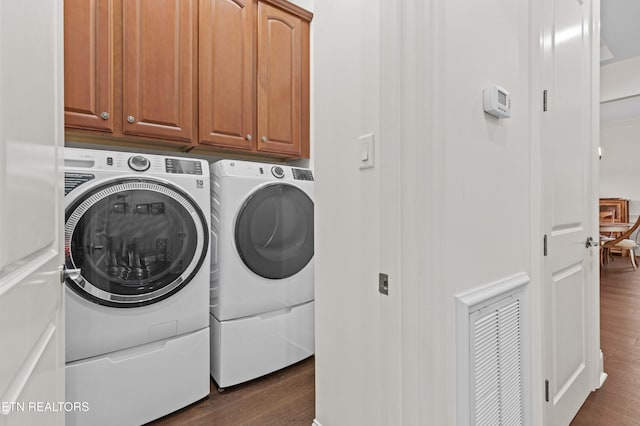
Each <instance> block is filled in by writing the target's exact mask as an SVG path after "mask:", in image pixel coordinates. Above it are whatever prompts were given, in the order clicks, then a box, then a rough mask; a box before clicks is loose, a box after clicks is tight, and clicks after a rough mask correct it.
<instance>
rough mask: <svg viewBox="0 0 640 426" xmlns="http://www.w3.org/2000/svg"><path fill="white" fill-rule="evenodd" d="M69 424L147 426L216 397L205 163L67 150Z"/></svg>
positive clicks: (66, 251) (67, 395) (105, 152)
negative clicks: (81, 406) (73, 405)
mask: <svg viewBox="0 0 640 426" xmlns="http://www.w3.org/2000/svg"><path fill="white" fill-rule="evenodd" d="M64 162H65V232H64V241H65V245H64V248H65V264H66V268H67V269H70V270H73V269H76V270H77V273H76V275H75V276H74V277H72V278H69V279H67V281H66V292H65V293H66V294H65V304H66V306H65V312H66V368H65V370H66V389H67V390H66V400H67V401H79V402H87V403H88V407H89V409H88V410H87V411H82V410H80V411H74V412H69V413H67V425H76V424H77V425H87V424H90V425H113V424H118V425H140V424H143V423H146V422H149V421H151V420H154V419H156V418H158V417H161V416H163V415H165V414H168V413H170V412H172V411H175V410H177V409H180V408H182V407H184V406H185V405H188V404H190V403H192V402H194V401H197V400H199V399H201V398H203V397H205V396H207V395H208V394H209V386H210V383H209V374H208V371H209V335H210V333H209V329H208V328H209V327H208V326H209V316H208V312H209V306H208V304H209V303H208V301H209V267H208V265H209V250H208V248H209V220H210V211H209V198H210V195H209V164H208V163H207V162H206V161H203V160H197V159H192V158H175V157H166V156H158V155H147V154H132V153H126V152H111V151H100V150H86V149H73V148H67V149H65V159H64Z"/></svg>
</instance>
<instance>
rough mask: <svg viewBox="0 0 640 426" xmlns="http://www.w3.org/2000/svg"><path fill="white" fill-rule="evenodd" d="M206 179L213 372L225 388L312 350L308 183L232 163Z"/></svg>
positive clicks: (304, 173) (267, 168)
mask: <svg viewBox="0 0 640 426" xmlns="http://www.w3.org/2000/svg"><path fill="white" fill-rule="evenodd" d="M211 179H212V180H211V182H212V197H211V215H212V219H211V224H212V226H211V244H212V245H211V253H212V255H211V256H212V257H211V351H212V352H211V375H212V376H213V378H214V380H215V381H216V383H217V384H218V386H220V387H222V388H224V387H227V386H231V385H235V384H238V383H241V382H244V381H247V380H251V379H253V378H256V377H259V376H262V375H264V374H267V373H270V372H272V371H276V370H278V369H280V368H283V367H285V366H287V365H290V364H293V363H295V362H297V361H300V360H302V359H304V358H306V357H309V356H310V355H312V354H313V352H314V303H313V298H314V286H313V276H314V271H313V255H314V228H313V226H314V225H313V216H314V203H313V183H314V182H313V174H312V172H311V170H309V169H303V168H297V167H289V166H284V165H273V164H264V163H254V162H246V161H234V160H222V161H218V162H217V163H214V164H213V165H212V166H211Z"/></svg>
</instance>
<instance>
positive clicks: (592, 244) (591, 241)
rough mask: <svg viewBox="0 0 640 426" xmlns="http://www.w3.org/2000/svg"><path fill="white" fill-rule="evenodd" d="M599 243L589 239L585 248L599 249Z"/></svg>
mask: <svg viewBox="0 0 640 426" xmlns="http://www.w3.org/2000/svg"><path fill="white" fill-rule="evenodd" d="M598 244H599V243H598V242H597V241H595V240H594V239H593V238H592V237H587V242H586V243H585V246H586V247H587V248H589V247H597V246H598Z"/></svg>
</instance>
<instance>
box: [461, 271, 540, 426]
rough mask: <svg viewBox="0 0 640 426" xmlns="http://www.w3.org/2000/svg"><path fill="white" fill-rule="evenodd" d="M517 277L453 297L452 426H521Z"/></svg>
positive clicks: (521, 310) (520, 291)
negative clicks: (454, 391)
mask: <svg viewBox="0 0 640 426" xmlns="http://www.w3.org/2000/svg"><path fill="white" fill-rule="evenodd" d="M528 282H529V277H528V276H527V275H525V274H520V275H517V276H514V277H510V278H508V279H505V280H503V281H500V282H497V283H493V284H490V285H488V286H483V287H480V288H477V289H474V290H472V291H470V292H466V293H464V294H460V295H458V296H456V305H457V306H456V309H457V313H456V315H457V318H456V328H457V331H456V332H457V336H456V339H457V348H456V351H457V354H456V360H457V372H458V377H457V405H458V410H457V413H458V419H457V424H458V425H478V426H481V425H492V426H494V425H505V426H507V425H509V426H511V425H526V424H528V421H527V420H526V419H527V412H528V410H527V406H526V402H527V400H528V398H527V395H526V394H525V389H528V386H526V383H525V382H526V381H527V380H526V377H527V374H528V368H526V365H527V355H526V353H527V352H526V351H525V350H524V343H525V342H526V339H525V338H524V336H525V334H526V332H527V330H528V324H527V322H526V321H528V320H527V318H528V315H527V306H526V303H525V302H526V301H525V299H524V297H525V295H526V286H527V284H528Z"/></svg>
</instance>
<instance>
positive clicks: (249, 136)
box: [244, 135, 253, 141]
mask: <svg viewBox="0 0 640 426" xmlns="http://www.w3.org/2000/svg"><path fill="white" fill-rule="evenodd" d="M244 138H245V139H246V140H248V141H250V140H251V139H253V138H252V137H251V135H247V136H245V137H244Z"/></svg>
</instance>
